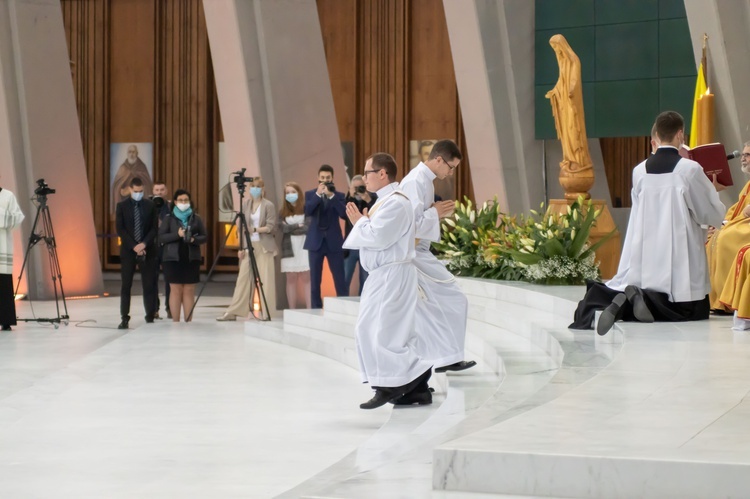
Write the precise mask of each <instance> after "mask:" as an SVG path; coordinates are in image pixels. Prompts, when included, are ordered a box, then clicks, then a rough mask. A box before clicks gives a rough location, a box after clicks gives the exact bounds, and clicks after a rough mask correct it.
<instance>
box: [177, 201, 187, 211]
mask: <svg viewBox="0 0 750 499" xmlns="http://www.w3.org/2000/svg"><path fill="white" fill-rule="evenodd" d="M175 206H176V207H177V209H178V210H180V211H187V210H188V209H189V208H190V203H175Z"/></svg>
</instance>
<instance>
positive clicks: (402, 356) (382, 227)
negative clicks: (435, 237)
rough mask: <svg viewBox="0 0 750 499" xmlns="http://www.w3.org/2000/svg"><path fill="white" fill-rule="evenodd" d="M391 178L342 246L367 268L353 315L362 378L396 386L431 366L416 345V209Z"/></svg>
mask: <svg viewBox="0 0 750 499" xmlns="http://www.w3.org/2000/svg"><path fill="white" fill-rule="evenodd" d="M397 188H398V183H395V182H394V183H392V184H390V185H387V186H385V187H383V188H382V189H380V190H378V192H377V195H378V201H377V202H376V203H375V205H374V206H373V207H372V209H371V210H370V213H369V217H362V218H361V219H359V220H358V221H357V223H356V224H354V227H353V228H352V231H351V232H350V233H349V237H347V238H346V241H344V248H345V249H356V250H359V261H360V265H362V268H363V269H365V270H366V271H367V272H369V274H370V275H369V277H368V278H367V281H366V282H365V286H364V289H363V290H362V296H361V298H360V306H359V316H358V317H357V326H356V339H357V355H358V357H359V365H360V370H361V373H362V381H367V382H369V383H370V385H371V386H373V387H376V386H379V387H396V386H402V385H405V384H407V383H409V382H410V381H413V380H415V379H416V378H417V377H419V376H420V375H422V374H423V373H424V372H425V371H427V370H428V369H430V367H431V366H432V364H431V363H429V362H427V361H426V360H424V359H422V358H421V357H420V356H419V355H418V354H417V349H416V348H415V339H416V338H415V336H416V335H415V332H414V314H415V307H416V301H417V276H416V269H415V268H414V265H413V263H412V261H413V259H414V211H413V209H412V207H411V203H410V202H409V200H408V199H407V197H406V196H405V195H404V194H403V193H401V192H399V191H398V190H397Z"/></svg>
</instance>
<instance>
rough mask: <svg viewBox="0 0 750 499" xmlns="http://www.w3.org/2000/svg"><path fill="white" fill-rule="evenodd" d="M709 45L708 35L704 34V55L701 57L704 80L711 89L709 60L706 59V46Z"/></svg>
mask: <svg viewBox="0 0 750 499" xmlns="http://www.w3.org/2000/svg"><path fill="white" fill-rule="evenodd" d="M707 44H708V34H707V33H703V54H702V55H701V65H702V66H703V78H704V79H705V80H706V86H707V87H710V86H711V85H709V83H708V58H706V45H707Z"/></svg>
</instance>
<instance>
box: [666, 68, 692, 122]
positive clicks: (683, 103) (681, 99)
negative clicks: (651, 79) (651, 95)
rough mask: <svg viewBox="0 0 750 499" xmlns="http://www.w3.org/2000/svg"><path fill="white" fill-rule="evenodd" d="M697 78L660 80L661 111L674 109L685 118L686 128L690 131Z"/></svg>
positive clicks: (686, 77) (685, 77)
mask: <svg viewBox="0 0 750 499" xmlns="http://www.w3.org/2000/svg"><path fill="white" fill-rule="evenodd" d="M694 93H695V76H683V77H681V78H661V79H660V80H659V106H660V107H661V109H660V111H661V110H665V109H672V110H673V111H677V112H678V113H680V114H681V115H682V117H683V118H685V128H686V129H687V130H690V123H691V120H692V116H693V94H694Z"/></svg>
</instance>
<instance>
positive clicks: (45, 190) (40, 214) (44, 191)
mask: <svg viewBox="0 0 750 499" xmlns="http://www.w3.org/2000/svg"><path fill="white" fill-rule="evenodd" d="M54 193H55V189H52V188H51V187H50V186H49V185H47V183H46V182H45V181H44V179H43V178H40V179H39V180H37V181H36V189H34V196H36V201H37V203H39V204H38V206H37V209H36V216H35V217H34V225H32V226H31V234H30V235H29V243H28V245H27V246H26V254H25V255H24V257H23V265H21V273H20V274H19V275H18V284H16V291H15V294H18V290H19V288H20V286H21V280H22V278H23V273H24V271H25V270H26V268H27V267H28V263H29V253H30V252H31V248H33V247H34V246H35V245H36V244H37V243H39V242H44V244H45V245H46V246H47V256H48V258H49V271H50V277H51V278H52V289H53V290H54V292H55V307H56V310H57V317H53V318H47V319H43V318H39V317H37V318H34V319H21V318H18V319H17V320H19V321H25V322H49V323H51V324H52V325H53V326H54V327H55V329H57V328H58V327H60V324H65V325H68V322H69V319H70V316H69V315H68V305H67V303H66V302H65V290H64V289H63V283H62V271H61V270H60V259H59V257H58V255H57V242H56V241H55V231H54V229H53V228H52V217H51V216H50V212H49V205H48V204H47V196H48V195H50V194H54ZM60 301H62V306H63V309H62V311H61V310H60Z"/></svg>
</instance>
